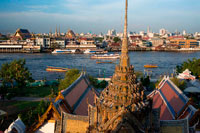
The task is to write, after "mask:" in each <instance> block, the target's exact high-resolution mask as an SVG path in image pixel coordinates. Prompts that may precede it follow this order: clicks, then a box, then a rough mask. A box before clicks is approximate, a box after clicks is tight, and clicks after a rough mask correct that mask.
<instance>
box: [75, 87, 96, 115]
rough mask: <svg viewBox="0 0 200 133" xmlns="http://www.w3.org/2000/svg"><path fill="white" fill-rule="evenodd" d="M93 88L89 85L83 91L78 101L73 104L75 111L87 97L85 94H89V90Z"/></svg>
mask: <svg viewBox="0 0 200 133" xmlns="http://www.w3.org/2000/svg"><path fill="white" fill-rule="evenodd" d="M91 89H92V87H91V86H88V87H87V89H86V90H85V91H84V92H83V94H82V95H81V96H80V97H79V99H78V100H77V101H76V103H75V104H74V105H73V107H72V108H73V112H75V111H76V109H77V108H78V106H79V105H80V103H81V101H82V100H83V99H84V98H85V96H86V95H87V94H88V92H89V91H90V90H91Z"/></svg>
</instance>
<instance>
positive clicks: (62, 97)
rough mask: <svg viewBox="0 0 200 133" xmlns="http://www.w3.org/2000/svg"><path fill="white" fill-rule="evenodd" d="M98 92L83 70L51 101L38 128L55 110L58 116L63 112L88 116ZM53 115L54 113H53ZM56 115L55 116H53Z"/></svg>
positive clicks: (37, 126)
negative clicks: (90, 106)
mask: <svg viewBox="0 0 200 133" xmlns="http://www.w3.org/2000/svg"><path fill="white" fill-rule="evenodd" d="M97 93H98V92H97V91H95V90H94V89H93V86H92V85H91V84H90V82H89V79H88V77H87V75H86V73H85V72H82V73H81V74H80V76H79V78H78V79H77V80H76V81H74V82H73V83H72V84H71V85H70V86H69V87H68V88H66V89H65V90H62V91H61V92H60V93H59V95H58V96H57V97H56V99H55V101H54V102H52V103H51V105H50V106H49V108H48V109H47V111H46V112H45V113H44V115H43V116H42V117H41V118H40V120H41V121H40V122H39V123H38V124H37V125H36V126H35V127H36V128H35V129H34V131H35V130H37V129H38V128H39V127H40V126H41V125H42V123H44V121H45V120H46V119H49V118H48V117H47V115H48V114H49V113H53V112H55V113H56V114H57V116H58V118H61V113H62V112H65V113H69V114H74V115H81V116H88V104H91V105H94V99H95V97H96V96H97V95H98V94H97ZM52 116H53V115H52ZM53 117H54V116H53Z"/></svg>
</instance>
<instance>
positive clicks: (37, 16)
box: [0, 0, 200, 34]
mask: <svg viewBox="0 0 200 133" xmlns="http://www.w3.org/2000/svg"><path fill="white" fill-rule="evenodd" d="M124 8H125V0H0V33H14V32H15V31H16V29H17V28H26V29H29V31H30V32H34V33H48V32H49V31H50V30H52V32H55V29H56V26H57V27H59V26H60V29H61V32H67V30H68V29H72V30H73V31H75V32H76V33H82V32H83V33H87V32H91V33H96V34H99V33H100V32H102V33H107V31H108V29H116V30H117V32H122V30H123V23H124V10H125V9H124ZM148 26H150V28H151V29H152V32H159V29H161V28H165V29H168V30H169V31H170V32H175V30H178V31H180V32H182V31H183V30H186V31H187V32H188V33H194V32H200V0H129V6H128V30H129V31H132V32H139V31H146V30H147V27H148Z"/></svg>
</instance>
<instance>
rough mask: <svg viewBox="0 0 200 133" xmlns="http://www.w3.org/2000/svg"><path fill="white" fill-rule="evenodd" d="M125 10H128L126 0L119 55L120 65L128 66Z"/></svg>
mask: <svg viewBox="0 0 200 133" xmlns="http://www.w3.org/2000/svg"><path fill="white" fill-rule="evenodd" d="M127 11H128V0H126V6H125V21H124V36H123V40H122V50H121V57H120V66H121V67H129V65H130V61H129V56H128V36H127V26H128V22H127V18H128V17H127Z"/></svg>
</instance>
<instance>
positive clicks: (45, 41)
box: [36, 38, 51, 48]
mask: <svg viewBox="0 0 200 133" xmlns="http://www.w3.org/2000/svg"><path fill="white" fill-rule="evenodd" d="M36 45H37V46H41V47H42V48H50V47H51V40H50V38H36Z"/></svg>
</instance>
